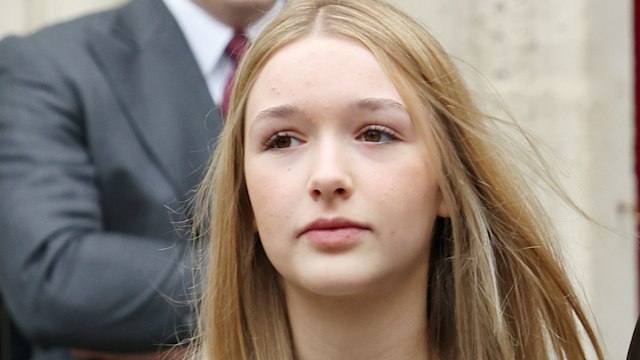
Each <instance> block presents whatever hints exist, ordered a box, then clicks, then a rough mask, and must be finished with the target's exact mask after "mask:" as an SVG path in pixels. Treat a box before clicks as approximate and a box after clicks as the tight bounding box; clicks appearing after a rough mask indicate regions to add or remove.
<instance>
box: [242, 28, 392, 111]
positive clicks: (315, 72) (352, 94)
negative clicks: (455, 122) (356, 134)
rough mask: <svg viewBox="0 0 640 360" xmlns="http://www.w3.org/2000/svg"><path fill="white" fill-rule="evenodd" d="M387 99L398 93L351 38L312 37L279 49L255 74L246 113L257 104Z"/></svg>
mask: <svg viewBox="0 0 640 360" xmlns="http://www.w3.org/2000/svg"><path fill="white" fill-rule="evenodd" d="M363 98H388V99H392V100H395V101H397V102H399V103H401V104H402V99H401V97H400V94H399V93H398V91H397V90H396V88H395V86H394V84H393V82H392V81H391V79H390V78H389V77H388V76H387V74H386V73H385V71H384V69H383V67H382V66H381V65H380V63H379V62H378V60H377V59H376V57H375V56H374V55H373V54H372V53H371V51H369V49H367V48H366V47H365V46H363V45H362V44H360V43H359V42H356V41H354V40H351V39H347V38H342V37H337V36H330V35H310V36H307V37H304V38H301V39H298V40H296V41H294V42H292V43H290V44H288V45H286V46H284V47H283V48H281V49H280V50H278V51H277V52H276V53H275V54H274V55H273V56H272V57H271V58H270V59H269V61H268V62H267V63H266V65H265V66H264V68H263V69H262V70H261V72H260V74H259V75H258V77H257V79H256V82H255V84H254V86H253V88H252V89H251V91H250V94H249V99H248V100H249V101H248V104H247V115H248V116H249V117H250V114H251V113H252V112H253V111H256V110H258V109H256V107H257V108H260V107H264V106H267V105H269V106H273V105H286V104H295V105H296V106H302V105H307V104H310V103H311V104H313V103H316V105H317V104H318V103H322V104H325V105H329V104H337V103H340V102H343V101H344V102H346V101H351V102H353V101H358V100H360V99H363Z"/></svg>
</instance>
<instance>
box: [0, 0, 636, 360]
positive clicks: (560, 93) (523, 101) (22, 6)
mask: <svg viewBox="0 0 640 360" xmlns="http://www.w3.org/2000/svg"><path fill="white" fill-rule="evenodd" d="M121 2H123V0H55V1H54V0H4V1H3V2H2V3H0V36H3V35H5V34H7V33H10V32H12V33H16V32H17V33H24V32H27V31H31V30H33V29H37V28H39V27H41V26H42V25H44V24H47V23H51V22H54V21H57V20H59V19H65V18H69V17H71V16H74V15H76V14H80V13H84V12H87V11H90V10H93V9H100V8H105V7H108V6H111V5H113V4H117V3H121ZM394 2H395V3H396V4H397V5H398V6H400V7H401V8H404V9H406V10H409V11H410V13H411V14H414V15H415V16H416V17H418V18H419V20H420V21H421V22H423V23H424V24H425V25H426V26H428V27H429V28H430V29H431V30H432V32H433V33H434V34H435V36H436V37H437V38H438V39H440V40H441V41H442V42H443V44H444V45H445V47H446V48H447V49H448V51H449V52H450V53H451V54H453V55H454V56H455V57H456V58H458V59H459V61H458V62H459V66H460V69H461V71H462V72H463V73H464V74H465V75H466V76H467V77H468V78H469V82H470V83H472V84H480V85H479V86H477V87H475V85H474V88H475V89H476V93H477V95H478V97H479V101H480V102H482V103H486V104H487V107H488V108H494V107H496V103H497V102H496V97H495V96H494V95H493V94H491V91H489V90H490V86H488V85H487V84H491V86H493V87H495V89H496V90H497V92H498V93H499V94H500V96H501V97H502V99H503V100H504V103H505V104H507V105H508V107H509V110H510V111H511V114H512V115H513V117H514V118H515V119H516V120H517V121H518V122H519V123H520V124H521V125H523V126H524V127H525V128H526V129H528V130H529V131H530V132H531V134H532V135H533V136H535V137H537V138H538V139H539V140H540V143H541V144H542V147H543V149H546V150H545V154H547V161H549V163H550V164H551V166H552V167H553V168H554V169H555V171H556V173H557V174H558V177H559V178H560V179H561V182H562V183H563V184H564V185H565V187H566V189H567V192H568V193H569V195H570V196H571V197H572V198H573V199H574V200H575V201H576V202H577V203H578V204H579V205H580V206H581V207H583V208H584V209H585V210H586V211H587V213H589V214H590V215H591V216H592V217H593V218H594V220H595V223H594V222H589V221H585V220H584V219H582V218H581V217H579V216H577V215H575V214H574V213H573V212H572V211H570V210H568V209H567V207H566V206H563V205H561V204H560V203H558V202H557V201H554V200H552V199H551V198H549V199H547V200H545V201H546V202H547V203H548V204H549V209H550V211H551V212H552V214H553V216H554V218H555V219H557V225H558V228H559V232H560V234H561V237H562V239H563V246H564V249H565V253H566V257H567V262H568V266H569V267H570V268H571V269H574V271H573V273H574V274H575V278H576V282H578V283H579V284H581V286H582V287H584V289H585V297H586V299H587V301H588V302H589V303H590V305H591V307H592V310H593V313H594V317H595V318H596V319H597V321H598V324H599V329H600V333H601V336H602V339H603V340H604V344H605V346H606V348H607V352H608V358H611V359H623V358H625V355H626V348H627V345H628V342H629V339H630V336H631V332H632V330H633V325H634V323H635V318H636V314H637V298H636V292H637V290H636V270H635V263H636V261H635V255H636V246H635V243H634V240H633V235H632V234H633V232H634V229H635V220H634V216H633V210H632V209H634V207H635V204H634V203H635V201H634V199H635V192H634V186H635V177H634V175H633V161H634V160H633V159H634V154H633V132H634V121H633V113H634V107H633V102H632V85H633V77H634V73H633V67H632V66H633V53H632V41H633V38H632V23H633V22H632V21H633V19H632V8H631V5H632V2H630V1H623V0H611V1H600V0H564V1H552V0H539V1H530V0H484V1H471V0H431V1H423V0H395V1H394ZM483 76H484V77H485V78H486V79H485V78H483Z"/></svg>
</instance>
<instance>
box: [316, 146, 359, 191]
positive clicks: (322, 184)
mask: <svg viewBox="0 0 640 360" xmlns="http://www.w3.org/2000/svg"><path fill="white" fill-rule="evenodd" d="M349 162H350V160H349V156H348V154H346V153H344V152H342V151H340V149H339V147H338V146H336V145H335V144H326V145H324V146H320V147H318V149H317V152H316V156H315V157H314V158H313V159H312V161H311V171H310V176H309V182H308V186H307V188H308V190H309V194H310V195H311V197H312V198H313V200H326V201H331V200H335V199H340V198H341V199H348V198H349V197H350V196H351V194H352V193H353V179H352V177H351V169H350V166H349Z"/></svg>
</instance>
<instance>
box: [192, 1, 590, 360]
mask: <svg viewBox="0 0 640 360" xmlns="http://www.w3.org/2000/svg"><path fill="white" fill-rule="evenodd" d="M235 86H236V87H235V90H234V95H233V97H232V103H231V109H232V110H231V112H230V114H229V117H228V119H227V122H226V124H225V128H224V130H223V133H222V135H221V138H220V139H219V145H218V148H217V150H216V153H215V155H214V159H213V162H212V164H211V167H210V169H209V171H208V174H207V175H206V177H205V180H204V182H203V184H202V186H201V188H200V191H199V193H198V196H197V201H196V206H197V210H196V214H197V216H198V217H197V218H196V230H197V233H198V234H199V235H200V236H201V237H202V238H203V239H205V240H208V241H207V245H206V247H207V248H208V249H207V250H208V253H209V254H210V255H209V258H208V261H207V276H204V279H205V280H204V288H205V295H204V299H203V301H202V303H201V327H200V337H199V338H198V339H197V340H196V343H198V344H199V345H200V354H199V356H200V357H201V358H206V359H224V360H229V359H268V360H271V359H300V360H309V359H486V360H495V359H516V358H517V359H522V358H526V359H571V360H573V359H585V358H586V356H587V355H586V354H588V353H589V352H590V351H595V353H596V354H597V356H598V358H600V359H602V358H603V356H602V353H601V350H600V348H599V345H598V342H597V339H596V336H595V334H594V331H593V329H592V327H591V325H590V324H589V321H588V320H587V316H586V314H585V311H584V310H583V308H582V307H581V305H580V303H579V300H578V297H577V296H576V293H575V292H574V290H573V289H572V286H571V284H570V281H569V280H568V277H567V275H566V273H565V271H564V269H563V268H562V265H561V263H560V261H559V258H558V256H556V253H555V251H554V250H553V246H552V243H553V241H554V238H553V235H552V231H551V230H550V228H549V226H548V219H547V218H546V214H545V213H544V212H543V211H542V209H541V208H540V206H539V203H538V202H537V201H536V199H535V197H534V196H533V194H532V191H531V190H530V189H529V188H528V187H527V183H526V181H524V180H523V177H522V175H520V174H519V173H518V171H517V170H516V168H515V167H513V166H511V165H510V163H509V156H510V155H509V153H505V152H504V151H502V149H500V148H498V146H499V145H500V144H501V143H502V141H501V140H500V139H499V138H495V137H494V136H493V135H492V132H491V129H492V128H493V127H494V126H493V124H492V121H494V120H492V119H491V118H489V117H485V116H483V115H482V114H481V113H480V112H479V110H478V109H477V108H476V106H475V105H474V103H473V102H472V100H471V98H470V95H469V93H468V91H467V89H466V88H465V85H464V84H463V81H462V80H461V78H460V76H459V74H458V72H457V71H456V68H455V66H454V65H453V64H452V63H451V60H450V59H449V57H448V55H447V54H446V53H445V52H444V50H443V49H442V47H441V46H440V45H439V44H438V42H437V41H436V40H435V39H433V38H432V37H431V35H430V34H429V33H428V32H427V31H426V30H424V29H423V28H422V27H420V26H419V25H418V24H417V23H415V22H414V21H413V20H411V19H410V18H409V17H408V16H407V15H405V14H403V13H401V12H400V11H398V10H396V9H394V8H392V7H391V6H389V5H387V4H385V3H384V2H382V1H377V0H367V1H363V0H296V1H292V2H291V3H290V4H289V5H288V7H287V8H286V9H285V10H284V11H283V12H282V13H281V14H280V16H279V17H278V18H277V19H275V20H274V21H273V22H272V23H271V24H270V25H269V26H268V27H267V28H266V29H265V30H264V31H263V32H262V34H261V35H260V36H259V37H258V38H257V39H256V40H255V42H254V43H253V44H252V45H251V47H250V49H249V50H248V52H247V53H246V54H245V58H244V60H243V62H242V64H241V66H240V68H239V73H238V77H237V82H236V85H235ZM583 333H584V334H586V339H587V342H588V343H589V346H587V345H585V344H584V343H583ZM589 348H591V349H589Z"/></svg>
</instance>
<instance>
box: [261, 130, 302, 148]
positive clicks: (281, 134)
mask: <svg viewBox="0 0 640 360" xmlns="http://www.w3.org/2000/svg"><path fill="white" fill-rule="evenodd" d="M281 138H289V139H292V140H293V139H295V140H297V141H300V140H298V139H296V138H295V137H294V136H293V135H291V133H290V132H288V131H278V132H277V133H275V134H273V135H271V136H270V137H269V138H268V139H267V140H266V141H265V142H264V144H263V145H262V149H263V150H270V149H281V148H278V147H277V146H276V141H278V139H281Z"/></svg>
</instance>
